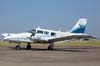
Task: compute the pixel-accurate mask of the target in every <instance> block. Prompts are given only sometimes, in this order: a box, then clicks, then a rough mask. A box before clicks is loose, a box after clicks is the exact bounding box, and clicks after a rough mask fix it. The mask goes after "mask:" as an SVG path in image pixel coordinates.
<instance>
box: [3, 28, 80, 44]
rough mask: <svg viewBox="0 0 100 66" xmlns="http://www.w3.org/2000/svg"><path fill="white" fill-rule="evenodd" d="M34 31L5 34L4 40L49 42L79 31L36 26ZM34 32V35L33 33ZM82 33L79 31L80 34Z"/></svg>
mask: <svg viewBox="0 0 100 66" xmlns="http://www.w3.org/2000/svg"><path fill="white" fill-rule="evenodd" d="M34 30H35V31H34V32H32V31H31V32H24V33H17V34H11V35H8V36H5V38H4V40H8V41H12V42H13V41H14V42H48V40H49V39H53V38H59V37H64V36H71V35H77V33H70V32H61V31H53V30H46V29H40V28H36V29H34ZM33 33H34V35H32V34H33ZM79 34H80V35H81V33H78V35H79Z"/></svg>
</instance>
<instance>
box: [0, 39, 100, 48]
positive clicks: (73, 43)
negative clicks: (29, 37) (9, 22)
mask: <svg viewBox="0 0 100 66" xmlns="http://www.w3.org/2000/svg"><path fill="white" fill-rule="evenodd" d="M15 45H16V44H15V43H9V42H3V41H0V46H6V47H11V46H15ZM21 45H22V46H26V43H22V44H21ZM32 45H33V46H35V47H36V46H42V47H43V46H47V45H48V44H43V43H42V44H40V43H33V44H32ZM55 45H56V46H100V40H89V41H68V42H62V43H55Z"/></svg>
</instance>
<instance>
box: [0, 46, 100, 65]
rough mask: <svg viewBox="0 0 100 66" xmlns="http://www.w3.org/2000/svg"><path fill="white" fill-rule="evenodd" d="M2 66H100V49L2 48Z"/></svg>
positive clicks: (0, 50)
mask: <svg viewBox="0 0 100 66" xmlns="http://www.w3.org/2000/svg"><path fill="white" fill-rule="evenodd" d="M0 66H100V47H93V46H84V47H81V46H78V47H77V46H73V47H71V46H70V47H56V48H55V49H54V50H47V49H46V47H42V48H33V49H31V50H26V49H24V48H22V49H21V50H15V49H14V48H12V47H0Z"/></svg>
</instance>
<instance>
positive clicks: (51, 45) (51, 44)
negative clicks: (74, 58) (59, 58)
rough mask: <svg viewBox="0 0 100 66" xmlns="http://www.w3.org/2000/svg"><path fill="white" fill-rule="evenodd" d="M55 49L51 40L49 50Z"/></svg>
mask: <svg viewBox="0 0 100 66" xmlns="http://www.w3.org/2000/svg"><path fill="white" fill-rule="evenodd" d="M53 49H54V43H53V42H51V43H50V44H49V46H48V50H53Z"/></svg>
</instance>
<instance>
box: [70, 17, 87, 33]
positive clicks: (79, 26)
mask: <svg viewBox="0 0 100 66" xmlns="http://www.w3.org/2000/svg"><path fill="white" fill-rule="evenodd" d="M86 24H87V19H86V18H80V19H79V20H78V22H77V23H76V24H75V26H74V27H73V28H72V29H71V30H70V31H69V32H71V33H84V32H85V28H86Z"/></svg>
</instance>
